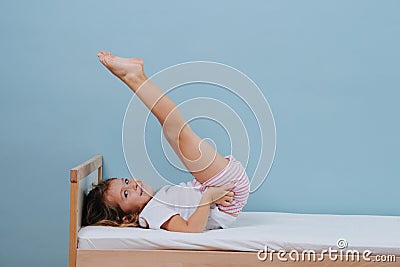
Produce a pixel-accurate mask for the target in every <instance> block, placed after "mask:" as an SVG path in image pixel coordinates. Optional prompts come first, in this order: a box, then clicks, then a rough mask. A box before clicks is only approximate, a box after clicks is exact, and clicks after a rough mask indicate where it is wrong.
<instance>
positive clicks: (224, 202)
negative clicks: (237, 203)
mask: <svg viewBox="0 0 400 267" xmlns="http://www.w3.org/2000/svg"><path fill="white" fill-rule="evenodd" d="M234 195H235V194H234V193H233V192H232V191H229V192H228V193H227V194H226V195H225V196H223V197H221V198H220V199H218V200H217V201H215V202H214V203H215V204H218V205H222V206H229V205H231V202H232V200H233V196H234Z"/></svg>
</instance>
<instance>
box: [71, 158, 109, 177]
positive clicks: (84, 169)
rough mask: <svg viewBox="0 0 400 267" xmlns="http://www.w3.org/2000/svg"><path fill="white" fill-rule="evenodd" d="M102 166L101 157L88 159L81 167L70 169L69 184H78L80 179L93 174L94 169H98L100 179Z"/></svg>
mask: <svg viewBox="0 0 400 267" xmlns="http://www.w3.org/2000/svg"><path fill="white" fill-rule="evenodd" d="M102 165H103V156H102V155H96V156H94V157H93V158H91V159H89V160H88V161H86V162H84V163H82V164H81V165H78V166H76V167H75V168H72V169H71V171H70V178H71V183H76V182H78V181H79V180H81V179H82V178H84V177H86V176H88V175H89V174H91V173H92V172H94V171H95V170H96V169H100V171H99V175H100V178H101V168H102Z"/></svg>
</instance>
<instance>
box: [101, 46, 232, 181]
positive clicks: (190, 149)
mask: <svg viewBox="0 0 400 267" xmlns="http://www.w3.org/2000/svg"><path fill="white" fill-rule="evenodd" d="M98 56H99V58H100V61H101V62H102V63H103V64H104V66H106V67H107V68H108V69H109V70H110V71H111V72H112V73H113V74H114V75H116V76H117V77H118V78H119V79H121V80H122V81H123V82H124V83H125V84H126V85H127V86H128V87H129V88H131V89H132V91H133V92H134V93H136V95H137V96H138V97H139V98H140V99H141V100H142V102H143V103H144V104H145V105H146V106H147V108H149V109H150V110H151V112H152V113H153V114H154V115H155V116H156V118H157V119H158V121H159V122H160V124H161V125H162V127H163V133H164V135H165V137H166V139H167V140H168V142H169V143H170V145H171V147H172V148H173V149H174V151H175V153H176V154H177V155H178V157H179V158H180V160H181V161H182V163H183V164H184V165H185V166H186V168H187V169H188V170H189V171H190V173H191V174H192V175H193V176H194V177H195V178H196V180H197V181H199V182H200V183H204V182H206V181H207V180H208V179H210V178H211V177H213V176H214V175H215V174H217V173H219V172H220V171H221V170H223V169H224V168H225V167H226V166H227V164H228V162H229V161H228V160H227V159H225V158H224V157H222V156H221V155H220V154H219V153H218V152H217V151H216V150H215V149H214V148H213V147H212V146H211V145H210V144H208V143H207V142H205V141H203V140H202V139H201V138H200V137H199V136H198V135H197V134H196V133H194V132H193V131H192V129H191V128H190V126H189V125H188V124H186V121H185V119H184V118H183V116H182V114H181V113H180V111H179V109H178V108H177V107H176V105H175V104H174V103H173V102H172V100H171V99H170V98H169V97H168V96H167V95H166V94H164V92H163V91H162V90H161V89H160V88H158V87H157V85H155V84H154V83H152V82H151V81H149V80H148V78H147V77H146V75H145V73H144V70H143V61H142V60H140V59H137V58H120V57H116V56H113V55H111V53H109V52H108V53H106V52H104V51H102V52H101V53H99V54H98Z"/></svg>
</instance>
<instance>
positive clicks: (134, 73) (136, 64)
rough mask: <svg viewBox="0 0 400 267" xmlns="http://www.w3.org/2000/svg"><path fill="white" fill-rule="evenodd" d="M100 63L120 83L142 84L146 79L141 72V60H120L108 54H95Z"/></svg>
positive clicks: (120, 58) (102, 52) (142, 71)
mask: <svg viewBox="0 0 400 267" xmlns="http://www.w3.org/2000/svg"><path fill="white" fill-rule="evenodd" d="M97 56H98V57H99V59H100V62H101V63H102V64H103V65H104V66H105V67H106V68H107V69H109V70H110V71H111V72H112V73H113V74H114V75H115V76H117V77H118V78H120V79H121V80H122V81H124V82H126V81H127V80H130V82H136V83H143V82H144V81H145V80H146V79H147V78H146V75H145V74H144V70H143V60H141V59H140V58H122V57H117V56H114V55H112V54H111V53H110V52H105V51H101V52H100V53H98V54H97Z"/></svg>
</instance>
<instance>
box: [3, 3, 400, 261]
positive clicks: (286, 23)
mask: <svg viewBox="0 0 400 267" xmlns="http://www.w3.org/2000/svg"><path fill="white" fill-rule="evenodd" d="M399 13H400V2H399V1H395V0H393V1H390V0H386V1H361V0H360V1H317V0H315V1H254V2H247V1H246V2H245V1H242V2H241V3H232V2H231V1H218V2H216V1H201V2H200V1H198V2H195V3H187V2H184V1H182V2H175V1H159V2H154V1H142V2H141V3H140V2H133V1H114V2H109V1H62V2H61V1H53V0H52V1H48V0H46V1H40V2H36V1H26V0H25V1H2V2H1V3H0V33H1V42H0V51H1V53H2V56H1V64H0V75H1V79H0V88H1V90H0V111H1V112H0V114H1V126H0V127H1V128H0V131H1V141H0V142H1V149H0V167H1V179H2V180H1V186H0V196H1V204H0V214H1V220H0V229H1V230H0V231H1V238H0V244H1V250H0V265H1V266H67V261H68V227H69V169H70V168H72V167H74V166H75V165H77V164H80V163H81V162H83V161H85V160H87V159H89V158H90V157H91V156H93V155H95V154H98V153H101V154H103V155H104V176H105V177H110V176H116V177H123V176H129V175H130V174H129V172H128V169H127V167H126V164H125V161H124V156H123V152H122V145H121V131H122V121H123V116H124V112H125V109H126V107H127V105H128V103H129V101H130V98H131V96H132V94H131V92H130V91H129V90H128V89H127V88H126V87H124V85H123V84H122V83H121V82H120V81H119V80H117V79H116V78H114V77H113V76H112V75H110V74H109V73H107V72H106V70H105V69H104V67H103V66H101V64H99V63H98V59H97V56H96V53H97V52H98V51H100V50H101V49H104V50H109V51H112V52H113V53H115V54H117V55H121V56H125V57H130V56H139V57H141V58H142V59H143V60H144V61H145V64H146V67H145V69H146V72H147V73H148V75H151V74H154V73H156V72H157V71H160V70H162V69H163V68H166V67H168V66H171V65H174V64H177V63H182V62H186V61H192V60H210V61H216V62H221V63H224V64H227V65H230V66H232V67H234V68H237V69H238V70H240V71H242V72H244V73H245V74H247V75H248V76H249V77H250V78H251V79H252V80H253V81H254V82H255V83H256V84H257V85H258V86H259V87H260V88H261V89H262V90H263V92H264V94H265V96H266V98H267V100H268V101H269V104H270V106H271V109H272V112H273V114H274V118H275V123H276V129H277V150H276V157H275V161H274V164H273V166H272V169H271V171H270V173H269V176H268V178H267V180H266V181H265V182H264V184H263V185H262V186H261V187H260V188H259V190H257V191H256V192H255V193H254V194H252V195H251V196H250V199H249V202H248V205H247V207H246V209H245V210H246V211H282V212H299V213H334V214H374V215H400V206H399V193H398V192H399V187H400V180H399V176H400V168H399V151H400V139H399V136H400V125H399V114H400V105H399V99H400V92H399V88H400V86H399V85H400V80H399V70H400V65H399V64H400V63H399V62H400V49H399V47H400V16H399Z"/></svg>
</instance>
